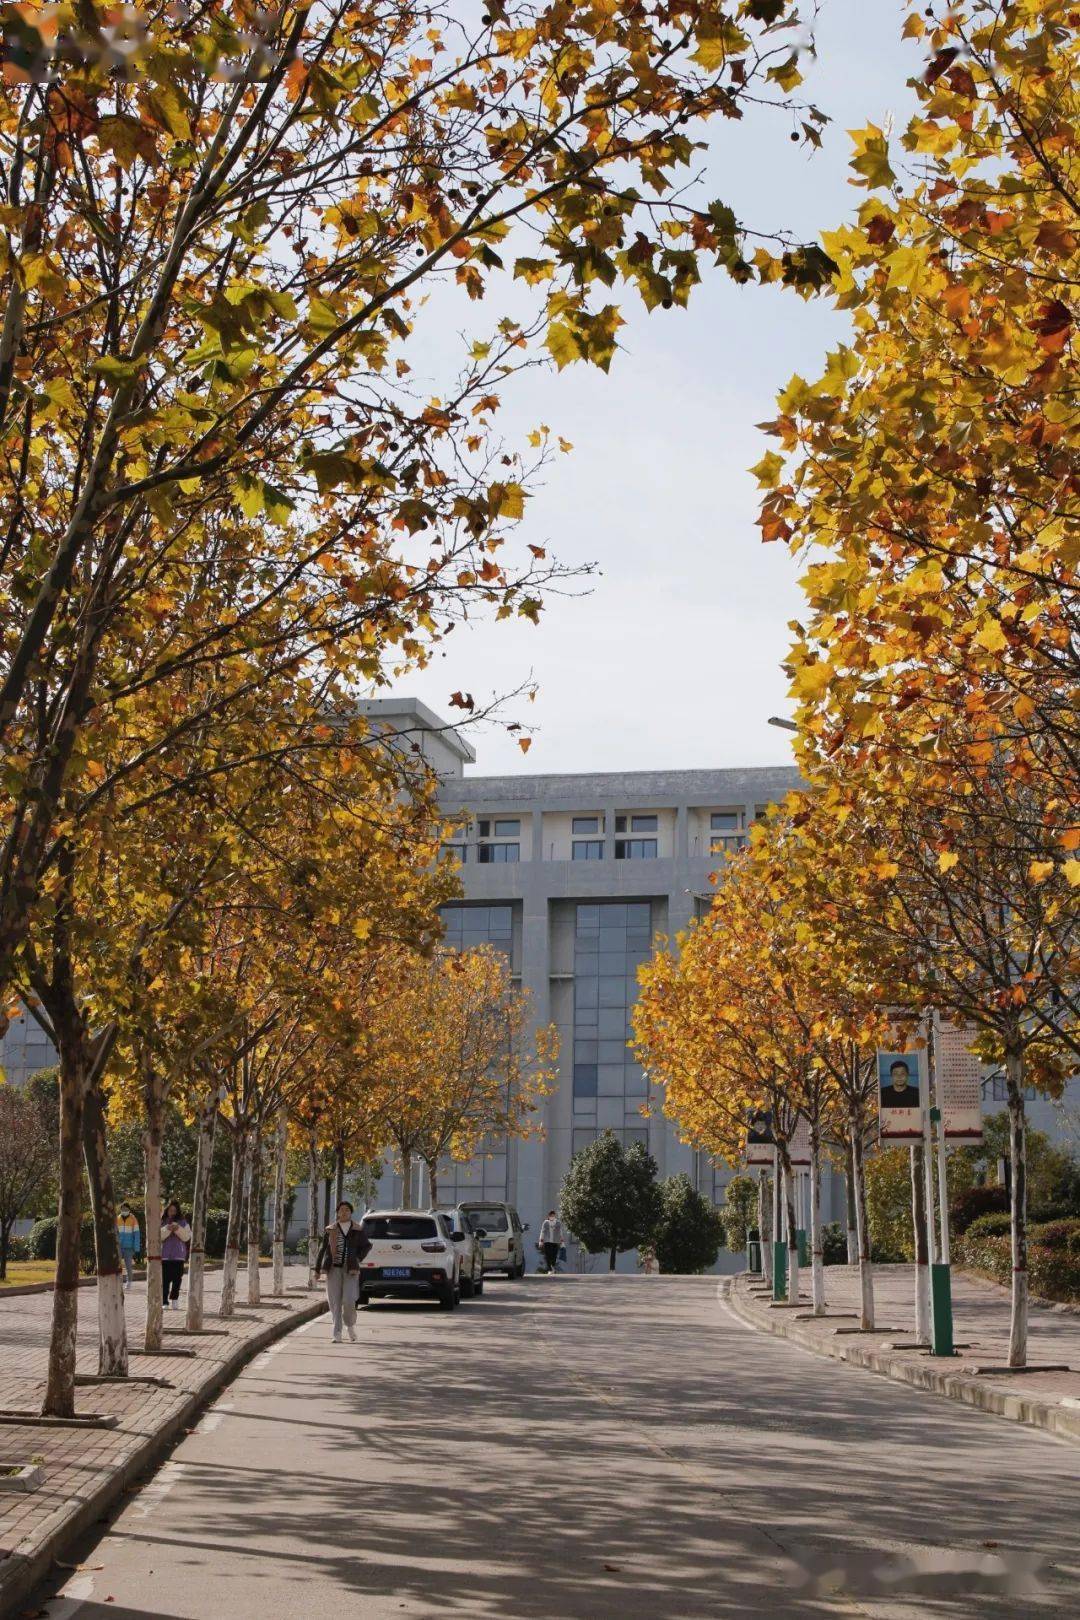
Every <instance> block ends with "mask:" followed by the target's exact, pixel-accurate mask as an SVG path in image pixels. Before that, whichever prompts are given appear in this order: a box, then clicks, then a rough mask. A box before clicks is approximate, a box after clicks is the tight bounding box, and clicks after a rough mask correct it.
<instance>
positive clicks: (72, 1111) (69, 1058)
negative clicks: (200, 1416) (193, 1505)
mask: <svg viewBox="0 0 1080 1620" xmlns="http://www.w3.org/2000/svg"><path fill="white" fill-rule="evenodd" d="M54 1022H56V1021H55V1020H54ZM57 1036H58V1044H59V1056H60V1202H59V1208H58V1212H57V1221H56V1280H55V1283H54V1286H53V1307H52V1327H51V1330H50V1336H49V1369H48V1374H47V1378H46V1383H45V1396H44V1399H43V1400H42V1403H41V1412H42V1416H43V1417H74V1415H75V1339H76V1334H77V1331H78V1323H79V1238H80V1229H81V1226H82V1180H83V1162H82V1159H83V1156H82V1129H83V1112H84V1110H85V1107H86V1078H87V1076H86V1061H85V1053H84V1050H83V1045H82V1042H81V1040H79V1039H78V1038H77V1037H76V1038H75V1039H70V1038H69V1032H68V1031H67V1030H66V1029H64V1028H59V1027H58V1028H57Z"/></svg>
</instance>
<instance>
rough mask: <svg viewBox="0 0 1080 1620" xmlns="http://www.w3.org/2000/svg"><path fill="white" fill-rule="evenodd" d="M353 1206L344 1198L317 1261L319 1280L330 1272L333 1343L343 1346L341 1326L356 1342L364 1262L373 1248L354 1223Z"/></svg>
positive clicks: (327, 1276)
mask: <svg viewBox="0 0 1080 1620" xmlns="http://www.w3.org/2000/svg"><path fill="white" fill-rule="evenodd" d="M352 1217H353V1207H352V1205H351V1204H350V1203H349V1201H348V1199H347V1198H343V1199H342V1201H341V1203H340V1204H339V1205H338V1208H337V1220H336V1221H334V1222H333V1223H332V1224H331V1225H330V1226H328V1227H327V1228H326V1231H325V1232H324V1233H323V1240H322V1243H321V1244H320V1246H319V1253H318V1257H317V1259H316V1261H315V1280H316V1282H318V1280H319V1275H320V1273H321V1272H323V1271H325V1272H326V1297H327V1299H328V1300H329V1302H330V1315H331V1318H332V1321H333V1343H334V1344H340V1343H341V1323H342V1318H343V1317H344V1320H345V1328H346V1331H347V1333H348V1335H349V1338H350V1339H351V1340H352V1341H353V1343H354V1344H355V1342H356V1302H357V1299H358V1298H359V1294H360V1262H361V1260H362V1259H363V1258H364V1256H365V1254H367V1252H368V1250H369V1249H370V1248H371V1244H370V1243H369V1241H368V1239H367V1238H366V1237H365V1236H364V1234H363V1232H362V1231H361V1229H360V1227H359V1226H357V1225H356V1223H355V1222H354V1220H353V1218H352Z"/></svg>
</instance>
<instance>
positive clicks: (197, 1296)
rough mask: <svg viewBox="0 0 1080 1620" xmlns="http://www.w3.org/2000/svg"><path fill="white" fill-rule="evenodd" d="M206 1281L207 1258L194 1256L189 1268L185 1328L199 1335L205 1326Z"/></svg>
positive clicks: (198, 1255)
mask: <svg viewBox="0 0 1080 1620" xmlns="http://www.w3.org/2000/svg"><path fill="white" fill-rule="evenodd" d="M205 1279H206V1257H205V1256H204V1255H201V1254H193V1255H192V1257H191V1264H190V1266H189V1267H188V1292H187V1316H186V1317H185V1318H184V1326H185V1327H186V1328H187V1330H188V1332H189V1333H198V1332H200V1331H201V1329H202V1325H203V1300H204V1297H205V1295H204V1287H205Z"/></svg>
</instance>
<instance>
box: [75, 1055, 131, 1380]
mask: <svg viewBox="0 0 1080 1620" xmlns="http://www.w3.org/2000/svg"><path fill="white" fill-rule="evenodd" d="M83 1153H84V1156H85V1159H86V1179H87V1185H88V1187H89V1189H90V1207H91V1209H92V1210H93V1214H94V1251H95V1254H96V1256H97V1311H98V1373H99V1375H100V1376H101V1377H103V1378H126V1377H127V1375H128V1348H127V1328H126V1326H125V1323H124V1263H123V1261H122V1260H121V1258H120V1239H119V1236H118V1234H117V1230H116V1196H115V1193H114V1192H113V1179H112V1172H111V1171H110V1169H109V1144H108V1142H107V1140H106V1137H105V1101H104V1098H103V1097H102V1094H101V1087H100V1085H99V1084H98V1083H97V1081H96V1080H92V1081H91V1082H90V1084H89V1085H88V1086H87V1088H86V1106H85V1108H84V1110H83Z"/></svg>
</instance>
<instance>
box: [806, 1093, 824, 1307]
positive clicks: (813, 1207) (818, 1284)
mask: <svg viewBox="0 0 1080 1620" xmlns="http://www.w3.org/2000/svg"><path fill="white" fill-rule="evenodd" d="M810 1279H811V1291H812V1295H813V1301H814V1304H813V1311H814V1315H815V1316H824V1315H825V1240H824V1237H823V1236H822V1231H821V1134H820V1132H819V1130H818V1127H817V1125H816V1124H815V1125H812V1126H811V1127H810Z"/></svg>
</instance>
